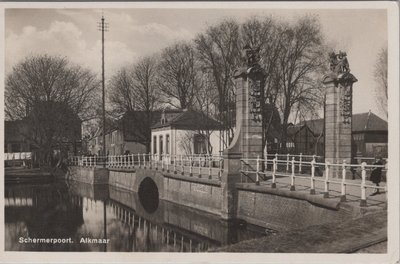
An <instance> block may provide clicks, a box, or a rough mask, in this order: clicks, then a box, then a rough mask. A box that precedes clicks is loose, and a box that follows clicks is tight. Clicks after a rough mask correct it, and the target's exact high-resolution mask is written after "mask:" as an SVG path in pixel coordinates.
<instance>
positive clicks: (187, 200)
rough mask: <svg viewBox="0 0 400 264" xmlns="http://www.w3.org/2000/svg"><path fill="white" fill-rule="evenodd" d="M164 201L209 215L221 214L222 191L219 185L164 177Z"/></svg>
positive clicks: (196, 180) (169, 176)
mask: <svg viewBox="0 0 400 264" xmlns="http://www.w3.org/2000/svg"><path fill="white" fill-rule="evenodd" d="M163 199H164V200H166V201H171V202H173V203H178V204H180V205H185V206H189V207H192V208H195V209H199V210H202V211H206V212H209V213H213V214H217V215H220V214H221V200H222V189H221V187H220V185H219V184H215V183H206V182H205V181H204V182H200V181H199V179H196V178H193V179H191V178H188V177H187V179H185V178H183V177H179V178H178V177H174V176H173V175H168V174H167V175H164V197H163Z"/></svg>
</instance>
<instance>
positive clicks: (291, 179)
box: [290, 157, 296, 191]
mask: <svg viewBox="0 0 400 264" xmlns="http://www.w3.org/2000/svg"><path fill="white" fill-rule="evenodd" d="M295 170H296V165H295V159H294V157H292V174H291V175H290V190H291V191H294V190H295V187H294V172H295Z"/></svg>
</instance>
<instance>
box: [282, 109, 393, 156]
mask: <svg viewBox="0 0 400 264" xmlns="http://www.w3.org/2000/svg"><path fill="white" fill-rule="evenodd" d="M352 140H353V150H352V152H353V156H354V157H355V156H360V157H374V156H383V157H387V154H388V149H387V148H388V123H387V122H386V121H385V120H383V119H381V118H380V117H378V116H377V115H375V114H374V113H372V112H368V113H361V114H354V115H353V117H352ZM324 144H325V141H324V120H323V119H315V120H308V121H304V122H301V123H300V124H297V125H291V126H289V128H288V142H287V148H288V151H289V152H290V153H297V154H298V153H302V154H307V155H313V154H316V155H320V156H324Z"/></svg>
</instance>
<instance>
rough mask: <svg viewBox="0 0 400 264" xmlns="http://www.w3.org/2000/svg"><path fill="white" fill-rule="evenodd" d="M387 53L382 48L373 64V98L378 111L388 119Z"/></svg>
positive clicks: (385, 49)
mask: <svg viewBox="0 0 400 264" xmlns="http://www.w3.org/2000/svg"><path fill="white" fill-rule="evenodd" d="M387 76H388V53H387V48H383V49H382V50H381V51H380V52H379V54H378V56H377V60H376V62H375V71H374V77H375V82H376V87H375V96H376V99H377V100H376V102H377V104H378V106H379V107H380V110H381V111H382V113H383V114H385V116H386V118H387V117H388V104H387V100H388V80H387Z"/></svg>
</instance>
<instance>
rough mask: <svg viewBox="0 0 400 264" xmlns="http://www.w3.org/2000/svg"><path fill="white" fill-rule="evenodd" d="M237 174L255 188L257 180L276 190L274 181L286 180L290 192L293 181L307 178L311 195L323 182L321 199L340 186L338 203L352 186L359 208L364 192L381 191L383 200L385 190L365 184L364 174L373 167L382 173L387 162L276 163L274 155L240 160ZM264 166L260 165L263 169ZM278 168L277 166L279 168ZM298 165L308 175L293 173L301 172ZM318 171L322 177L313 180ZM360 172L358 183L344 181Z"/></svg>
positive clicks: (361, 204) (279, 161) (365, 176)
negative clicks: (357, 198) (335, 186)
mask: <svg viewBox="0 0 400 264" xmlns="http://www.w3.org/2000/svg"><path fill="white" fill-rule="evenodd" d="M241 161H242V167H241V173H242V175H243V174H244V175H246V176H247V178H249V179H251V180H252V181H253V182H254V183H255V184H257V185H259V184H260V181H269V180H271V187H272V188H276V185H277V183H278V178H282V177H288V178H290V190H291V191H294V190H295V189H296V179H298V178H301V179H308V181H309V186H308V187H309V188H310V194H315V193H316V192H315V190H316V184H315V183H316V182H323V186H324V187H323V191H322V193H323V194H324V197H329V192H330V188H329V186H330V184H335V185H340V197H341V201H346V195H348V192H347V190H346V188H347V186H355V187H356V188H357V187H358V188H359V192H358V193H353V194H352V195H356V196H358V197H359V198H360V206H366V190H367V188H371V189H376V190H384V192H385V194H386V201H387V187H386V186H383V187H380V186H375V185H369V184H367V182H366V181H367V172H370V171H372V170H373V169H375V168H381V169H382V171H385V172H386V171H387V163H386V164H385V165H367V164H366V162H363V163H361V164H346V163H345V162H343V163H342V164H331V163H329V162H326V163H323V162H317V161H316V159H315V158H313V159H312V160H311V161H310V162H305V161H301V160H296V159H295V157H292V159H291V160H290V161H288V160H287V159H285V160H279V159H278V158H277V156H275V158H274V159H260V158H259V157H257V158H256V159H242V160H241ZM263 165H264V166H263ZM280 165H281V166H280ZM302 166H307V167H310V172H309V174H308V173H303V174H301V175H299V174H296V173H299V172H302ZM321 168H322V175H320V176H322V177H316V176H317V175H316V171H317V169H321ZM355 170H356V171H357V170H359V171H361V182H360V183H359V182H355V181H352V180H349V179H346V176H347V175H348V173H353V171H355ZM333 172H335V173H336V176H337V178H332V176H333Z"/></svg>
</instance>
